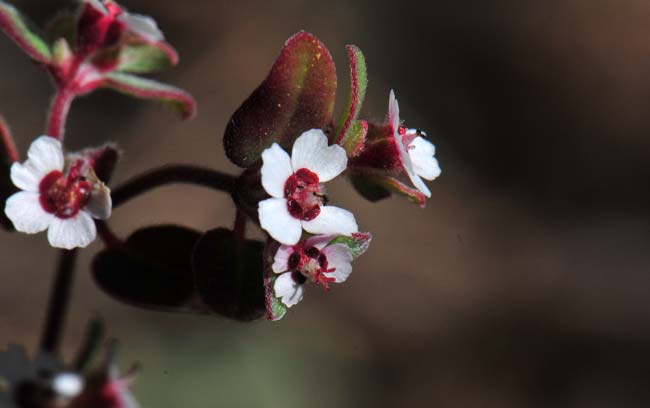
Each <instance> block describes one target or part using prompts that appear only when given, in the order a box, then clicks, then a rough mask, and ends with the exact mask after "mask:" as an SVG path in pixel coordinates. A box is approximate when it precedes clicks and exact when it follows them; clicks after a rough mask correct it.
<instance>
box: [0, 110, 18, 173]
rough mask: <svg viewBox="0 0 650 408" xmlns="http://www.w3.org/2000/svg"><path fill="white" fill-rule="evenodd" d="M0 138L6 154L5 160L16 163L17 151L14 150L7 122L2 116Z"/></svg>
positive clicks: (0, 118) (14, 146) (0, 117)
mask: <svg viewBox="0 0 650 408" xmlns="http://www.w3.org/2000/svg"><path fill="white" fill-rule="evenodd" d="M0 138H2V144H3V145H4V148H5V152H6V153H7V159H8V160H9V161H10V162H12V163H13V162H17V161H18V160H19V156H18V150H17V149H16V144H15V143H14V138H13V137H12V136H11V130H10V129H9V125H7V122H6V121H5V119H4V118H3V117H2V116H0Z"/></svg>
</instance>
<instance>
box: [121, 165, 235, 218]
mask: <svg viewBox="0 0 650 408" xmlns="http://www.w3.org/2000/svg"><path fill="white" fill-rule="evenodd" d="M236 181H237V177H235V176H231V175H230V174H225V173H221V172H219V171H216V170H212V169H209V168H205V167H198V166H192V165H187V164H170V165H166V166H163V167H160V168H158V169H153V170H151V171H149V172H147V173H145V174H142V175H140V176H136V177H133V178H132V179H131V180H128V181H126V182H125V183H124V184H122V185H121V186H119V187H117V188H116V189H115V190H113V192H112V194H111V198H112V200H113V208H117V207H119V206H120V205H122V204H124V203H125V202H127V201H129V200H131V199H132V198H135V197H137V196H139V195H140V194H142V193H145V192H147V191H149V190H152V189H154V188H156V187H160V186H164V185H167V184H174V183H188V184H197V185H201V186H205V187H209V188H212V189H215V190H219V191H225V192H227V193H230V194H232V193H233V191H234V189H235V183H236Z"/></svg>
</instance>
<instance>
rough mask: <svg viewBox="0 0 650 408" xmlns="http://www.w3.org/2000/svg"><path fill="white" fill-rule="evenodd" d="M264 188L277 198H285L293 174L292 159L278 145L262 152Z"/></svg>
mask: <svg viewBox="0 0 650 408" xmlns="http://www.w3.org/2000/svg"><path fill="white" fill-rule="evenodd" d="M262 161H263V163H264V164H262V170H261V172H262V186H263V187H264V190H266V192H267V193H268V194H269V195H270V196H271V197H275V198H283V197H284V186H285V184H286V183H287V179H288V178H289V177H290V176H291V175H292V174H293V169H292V168H291V158H290V157H289V154H288V153H287V152H285V151H284V149H282V148H281V147H280V145H278V144H277V143H273V146H271V147H269V148H268V149H266V150H264V152H262Z"/></svg>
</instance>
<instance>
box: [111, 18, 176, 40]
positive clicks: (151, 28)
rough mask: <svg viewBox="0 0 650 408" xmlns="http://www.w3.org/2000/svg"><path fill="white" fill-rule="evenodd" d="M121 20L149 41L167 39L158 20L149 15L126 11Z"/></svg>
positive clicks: (134, 32)
mask: <svg viewBox="0 0 650 408" xmlns="http://www.w3.org/2000/svg"><path fill="white" fill-rule="evenodd" d="M119 20H121V21H122V22H123V23H124V24H126V25H127V27H128V29H129V31H131V32H132V33H133V34H136V35H139V36H141V37H143V38H144V39H146V40H148V41H153V42H155V41H162V40H164V39H165V36H164V35H163V33H162V31H160V29H159V28H158V25H157V24H156V20H154V19H153V18H151V17H149V16H143V15H140V14H131V13H124V14H122V15H120V17H119Z"/></svg>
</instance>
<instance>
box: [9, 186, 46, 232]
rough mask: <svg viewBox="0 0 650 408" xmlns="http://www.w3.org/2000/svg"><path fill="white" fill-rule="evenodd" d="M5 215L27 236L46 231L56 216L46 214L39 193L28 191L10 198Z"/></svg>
mask: <svg viewBox="0 0 650 408" xmlns="http://www.w3.org/2000/svg"><path fill="white" fill-rule="evenodd" d="M5 214H6V215H7V217H8V218H9V219H10V220H11V222H12V223H13V224H14V227H15V228H16V230H18V231H20V232H24V233H26V234H36V233H38V232H41V231H45V230H46V229H47V227H49V226H50V223H51V222H52V220H53V219H54V215H53V214H50V213H48V212H46V211H45V210H44V209H43V207H42V206H41V203H40V201H39V195H38V193H32V192H27V191H21V192H19V193H16V194H14V195H12V196H11V197H9V199H8V200H7V203H6V205H5Z"/></svg>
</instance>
